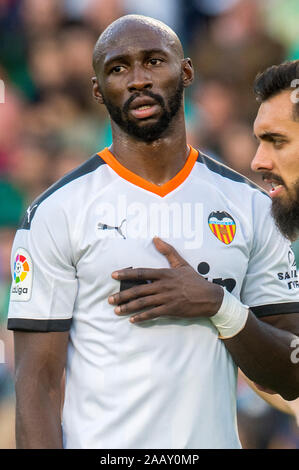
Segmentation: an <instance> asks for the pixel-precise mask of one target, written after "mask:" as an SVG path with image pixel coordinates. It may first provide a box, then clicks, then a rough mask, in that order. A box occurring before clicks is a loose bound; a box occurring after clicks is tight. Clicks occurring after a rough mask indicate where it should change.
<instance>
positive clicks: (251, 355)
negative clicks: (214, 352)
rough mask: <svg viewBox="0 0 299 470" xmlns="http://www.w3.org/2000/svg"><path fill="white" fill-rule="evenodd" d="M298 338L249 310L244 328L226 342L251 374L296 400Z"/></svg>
mask: <svg viewBox="0 0 299 470" xmlns="http://www.w3.org/2000/svg"><path fill="white" fill-rule="evenodd" d="M294 338H296V336H295V335H293V334H291V333H289V332H287V331H283V330H280V329H278V328H275V327H273V326H271V325H268V324H266V323H264V322H262V321H260V320H258V319H257V318H256V317H255V316H254V315H253V314H252V313H251V312H249V315H248V319H247V322H246V325H245V327H244V328H243V330H242V331H240V332H239V333H238V334H237V335H236V336H234V337H233V338H229V339H223V340H222V341H223V342H224V344H225V346H226V348H227V349H228V351H229V352H230V354H231V355H232V357H233V359H234V361H235V363H236V364H237V365H238V366H239V367H240V369H241V370H242V371H243V372H244V374H245V375H246V376H247V377H249V378H250V379H251V380H252V381H254V382H256V383H258V384H260V385H262V386H264V387H266V388H269V389H271V390H273V391H275V392H277V393H279V394H280V395H281V396H282V397H283V398H285V399H286V400H294V399H295V398H297V397H298V396H299V367H298V364H294V363H293V362H292V361H291V352H292V349H291V346H290V345H291V341H292V340H293V339H294Z"/></svg>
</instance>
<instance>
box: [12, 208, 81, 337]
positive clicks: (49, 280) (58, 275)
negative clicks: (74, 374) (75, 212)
mask: <svg viewBox="0 0 299 470" xmlns="http://www.w3.org/2000/svg"><path fill="white" fill-rule="evenodd" d="M36 206H37V207H36ZM36 206H32V207H33V208H34V210H33V208H32V209H31V208H29V209H28V210H27V214H26V215H25V217H24V220H23V223H22V224H21V227H20V228H19V230H18V231H17V233H16V236H15V240H14V243H13V248H12V255H11V271H12V286H11V293H10V304H9V312H8V324H7V327H8V329H11V330H22V331H39V332H48V331H49V332H50V331H67V330H69V328H70V326H71V321H72V314H73V308H74V302H75V298H76V294H77V279H76V269H75V267H74V265H73V262H72V251H71V242H70V237H69V230H68V223H67V217H66V214H65V213H64V211H63V208H60V207H55V205H54V206H53V204H51V203H50V204H49V203H47V201H45V202H44V203H43V204H41V205H40V206H38V205H36ZM33 215H34V216H33Z"/></svg>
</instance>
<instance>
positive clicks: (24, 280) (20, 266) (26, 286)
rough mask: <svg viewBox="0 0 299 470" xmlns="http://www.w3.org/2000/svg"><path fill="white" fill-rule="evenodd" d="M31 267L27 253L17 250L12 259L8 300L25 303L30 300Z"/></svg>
mask: <svg viewBox="0 0 299 470" xmlns="http://www.w3.org/2000/svg"><path fill="white" fill-rule="evenodd" d="M32 278H33V265H32V260H31V257H30V255H29V253H28V251H26V250H24V248H18V250H17V252H16V254H15V257H14V266H13V281H12V286H11V293H10V300H11V301H14V302H27V301H28V300H30V298H31V291H32Z"/></svg>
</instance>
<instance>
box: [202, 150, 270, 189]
mask: <svg viewBox="0 0 299 470" xmlns="http://www.w3.org/2000/svg"><path fill="white" fill-rule="evenodd" d="M197 162H198V163H201V164H203V165H205V166H206V167H207V168H208V169H209V170H210V171H212V172H213V173H217V174H218V175H220V176H222V177H223V178H227V179H230V180H232V181H235V182H236V183H243V184H247V185H248V186H250V187H251V188H253V189H256V190H258V191H260V192H261V193H262V194H264V195H265V196H267V197H269V194H268V193H267V192H266V191H265V190H264V189H263V188H262V187H261V186H259V185H258V184H256V183H254V182H253V181H251V180H250V179H249V178H247V177H246V176H244V175H242V174H241V173H238V172H237V171H235V170H233V169H232V168H230V167H228V166H226V165H224V164H223V163H220V162H218V161H217V160H215V159H214V158H211V157H209V156H208V155H206V154H204V153H203V152H201V151H200V150H199V151H198V158H197Z"/></svg>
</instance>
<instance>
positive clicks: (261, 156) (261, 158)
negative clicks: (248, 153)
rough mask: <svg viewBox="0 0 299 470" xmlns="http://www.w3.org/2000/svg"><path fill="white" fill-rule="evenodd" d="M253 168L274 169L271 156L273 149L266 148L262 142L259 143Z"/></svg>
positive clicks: (257, 169)
mask: <svg viewBox="0 0 299 470" xmlns="http://www.w3.org/2000/svg"><path fill="white" fill-rule="evenodd" d="M251 169H252V170H253V171H264V170H267V171H272V170H273V160H272V158H271V151H270V149H269V148H266V147H265V146H264V145H263V144H262V143H261V144H260V145H259V147H258V149H257V151H256V154H255V156H254V158H253V160H252V162H251Z"/></svg>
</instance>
